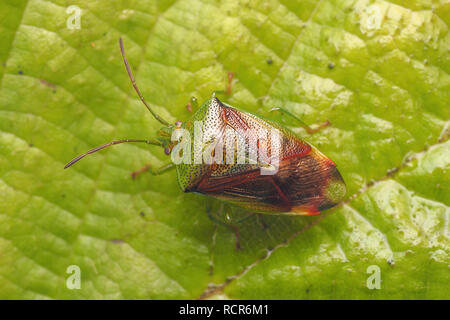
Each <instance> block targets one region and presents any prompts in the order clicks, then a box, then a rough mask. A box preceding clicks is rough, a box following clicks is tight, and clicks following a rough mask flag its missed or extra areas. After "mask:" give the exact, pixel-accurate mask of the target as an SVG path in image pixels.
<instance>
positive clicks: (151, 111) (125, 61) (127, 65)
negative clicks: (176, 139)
mask: <svg viewBox="0 0 450 320" xmlns="http://www.w3.org/2000/svg"><path fill="white" fill-rule="evenodd" d="M119 45H120V52H121V53H122V57H123V63H125V68H126V69H127V72H128V76H129V77H130V80H131V84H132V85H133V87H134V90H136V93H137V94H138V96H139V98H140V99H141V101H142V103H144V105H145V106H146V107H147V109H148V111H150V113H151V114H152V115H153V117H155V119H156V120H158V121H159V122H161V123H162V124H163V125H165V126H169V123H168V122H167V121H166V120H164V119H163V118H161V117H160V116H159V115H157V114H156V113H155V112H154V111H153V110H152V108H150V106H149V105H148V104H147V102H146V101H145V99H144V97H143V96H142V93H141V91H140V90H139V88H138V86H137V84H136V80H134V77H133V73H131V68H130V65H129V64H128V60H127V58H126V57H125V49H124V48H123V41H122V38H119Z"/></svg>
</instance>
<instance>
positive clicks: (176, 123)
mask: <svg viewBox="0 0 450 320" xmlns="http://www.w3.org/2000/svg"><path fill="white" fill-rule="evenodd" d="M182 124H183V122H181V121H180V120H178V121H177V122H175V127H177V128H181V125H182Z"/></svg>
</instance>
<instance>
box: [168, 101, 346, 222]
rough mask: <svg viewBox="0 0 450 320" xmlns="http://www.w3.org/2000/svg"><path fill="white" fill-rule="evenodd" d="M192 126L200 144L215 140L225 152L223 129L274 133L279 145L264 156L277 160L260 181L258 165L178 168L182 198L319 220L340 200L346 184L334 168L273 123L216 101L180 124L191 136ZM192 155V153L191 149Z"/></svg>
mask: <svg viewBox="0 0 450 320" xmlns="http://www.w3.org/2000/svg"><path fill="white" fill-rule="evenodd" d="M194 121H200V122H201V124H202V127H203V131H204V134H203V141H209V140H211V139H212V138H215V139H217V140H218V141H222V142H223V143H224V145H225V147H226V144H227V142H226V140H225V139H223V136H224V135H225V132H226V130H227V129H228V130H234V131H237V130H239V129H240V130H249V131H252V132H255V131H258V130H261V129H264V130H273V129H275V130H278V131H279V132H280V137H281V139H280V141H279V143H272V144H270V146H269V147H268V154H269V156H270V155H271V154H275V153H276V154H278V155H279V165H278V171H277V172H276V173H275V174H273V175H262V174H261V170H260V167H261V163H257V164H252V163H247V164H227V163H213V164H203V163H202V164H179V165H177V166H176V168H177V174H178V182H179V184H180V187H181V189H182V190H183V191H184V192H197V193H201V194H205V195H208V196H212V197H215V198H219V199H222V200H226V201H228V202H231V203H233V204H235V205H238V206H241V207H244V208H246V209H248V210H250V211H252V212H257V213H272V214H274V213H284V214H300V215H312V214H318V213H319V212H320V211H321V210H325V209H328V208H331V207H333V206H334V205H335V204H336V203H338V202H339V201H340V200H341V199H342V198H343V196H344V195H345V184H344V181H343V179H342V177H341V175H340V174H339V172H338V170H337V169H336V165H335V164H334V162H333V161H331V160H330V159H328V158H327V157H326V156H325V155H323V154H322V153H321V152H320V151H319V150H317V149H316V148H314V147H313V146H311V145H310V144H308V143H306V142H305V141H303V140H301V139H299V138H298V137H297V136H296V135H295V134H294V133H292V132H291V131H289V130H288V129H286V128H284V127H282V126H280V125H279V124H277V123H275V122H272V121H270V120H264V119H261V118H260V117H257V116H255V115H253V114H250V113H247V112H243V111H240V110H237V109H235V108H233V107H231V106H229V105H227V104H225V103H222V102H220V101H219V100H218V99H217V98H212V99H209V100H208V101H206V102H205V103H204V104H203V105H202V107H201V108H200V109H199V110H198V111H197V112H196V113H195V114H194V116H193V117H192V119H191V120H189V121H188V122H186V123H185V124H184V127H185V128H186V129H187V130H188V131H189V132H190V133H191V135H192V136H194V126H193V122H194ZM192 143H193V141H192ZM259 147H260V148H262V146H259ZM191 150H192V152H194V146H192V147H191ZM223 162H225V161H223Z"/></svg>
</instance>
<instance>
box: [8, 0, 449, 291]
mask: <svg viewBox="0 0 450 320" xmlns="http://www.w3.org/2000/svg"><path fill="white" fill-rule="evenodd" d="M71 4H73V5H76V6H78V7H79V8H80V9H81V10H82V13H81V20H80V23H81V24H80V27H81V28H80V29H69V28H68V27H67V20H68V19H69V17H70V16H71V15H72V14H73V12H72V13H67V12H66V9H67V8H66V1H62V0H52V1H43V0H28V1H17V0H6V1H2V2H1V3H0V39H1V44H2V45H1V46H0V62H1V64H0V298H10V299H11V298H26V299H39V298H57V299H80V298H89V299H94V298H95V299H103V298H119V299H120V298H130V299H137V298H152V299H167V298H175V299H179V298H187V299H191V298H198V297H203V298H207V297H212V298H244V299H258V298H269V299H316V298H325V299H336V298H349V299H372V298H377V299H378V298H424V299H435V298H441V299H442V298H448V285H449V280H450V278H449V275H450V273H449V265H450V242H449V230H448V228H449V227H448V220H449V212H450V211H449V206H450V196H449V195H450V171H449V170H450V142H449V140H448V137H449V135H450V134H449V131H450V126H449V119H450V109H449V105H450V76H449V73H450V55H449V48H450V36H449V32H448V29H449V23H450V18H449V17H450V14H449V13H450V5H449V4H448V3H446V2H445V1H441V2H439V1H427V0H421V1H399V0H396V1H391V2H387V1H364V0H359V1H345V0H339V1H326V0H322V1H312V0H309V1H304V0H297V1H291V0H289V1H288V0H279V1H276V0H273V1H272V0H271V1H226V2H225V1H214V0H209V1H208V0H186V1H151V0H148V1H114V2H111V1H109V2H104V1H87V0H84V1H81V0H80V1H71ZM119 37H122V38H123V39H124V44H125V48H126V52H127V55H128V58H129V61H130V64H131V67H132V69H133V71H134V73H135V76H136V79H137V83H138V84H139V86H140V88H141V91H142V92H143V94H144V96H145V97H146V99H147V100H148V102H149V103H150V104H151V106H152V107H153V108H154V109H155V110H156V111H157V112H158V113H160V114H161V115H162V116H163V117H164V118H167V119H169V120H170V121H171V122H174V121H176V120H179V119H180V120H185V119H187V118H189V117H190V113H189V112H188V111H187V110H186V108H185V106H186V104H187V102H188V101H189V98H190V96H192V95H194V96H196V97H197V98H198V99H199V101H200V102H201V101H203V100H205V99H207V98H208V97H209V96H210V94H211V92H213V91H214V90H224V88H225V86H226V83H227V74H228V72H233V73H234V75H235V76H234V79H233V83H232V84H233V89H232V94H231V95H230V96H225V97H224V100H225V101H226V102H228V103H230V104H232V105H235V106H237V107H240V108H242V109H244V110H247V111H251V112H255V113H259V114H261V115H267V114H268V111H269V110H270V109H271V108H272V107H284V108H286V109H288V110H289V111H290V112H292V113H294V114H295V115H296V116H298V117H300V118H301V119H302V120H304V121H305V122H306V123H310V124H314V123H319V122H321V121H324V120H326V119H328V120H329V121H330V122H331V123H332V125H331V126H330V127H328V128H326V129H325V130H322V131H321V132H320V133H317V134H315V135H311V136H309V135H307V134H306V133H305V132H304V130H303V129H300V128H298V127H296V124H295V123H294V122H292V121H291V119H289V118H286V117H282V116H280V115H277V116H275V115H272V117H274V119H276V120H278V121H280V122H281V123H283V124H284V125H286V126H288V127H289V128H291V129H292V130H294V131H295V132H297V133H298V134H299V135H300V136H302V137H304V138H305V140H307V141H310V142H311V143H312V144H314V145H315V146H317V147H318V148H319V149H320V150H321V151H323V152H324V153H325V154H326V155H328V156H329V157H330V158H331V159H333V160H334V161H335V162H336V163H337V165H338V168H339V170H340V172H341V173H342V175H343V177H344V179H345V181H346V183H347V187H348V193H347V197H346V200H345V202H344V203H342V204H340V205H339V206H338V207H336V208H334V209H331V210H328V211H326V212H323V213H322V215H320V216H318V217H283V216H264V217H262V218H261V217H257V216H253V217H251V218H250V219H248V220H246V221H245V222H243V223H242V225H240V226H239V230H240V234H241V245H242V250H240V251H237V250H235V249H234V244H235V239H234V234H233V232H232V231H230V230H229V229H228V228H225V227H222V226H216V225H214V223H213V222H212V221H210V220H209V219H208V217H207V215H206V212H205V202H206V199H205V198H204V197H202V196H200V195H194V194H183V193H182V192H181V191H180V190H179V188H178V185H177V181H176V177H175V173H174V172H170V173H167V174H164V175H161V176H157V177H153V176H151V175H145V174H144V175H142V176H140V177H139V178H138V179H136V180H132V179H131V177H130V172H131V171H134V170H137V169H139V168H141V167H142V166H144V165H145V164H147V163H151V164H152V165H154V166H158V165H161V164H163V163H165V162H166V161H167V156H166V155H165V154H164V153H163V151H162V150H161V149H160V148H158V147H156V146H148V145H137V144H134V145H133V144H124V145H120V146H115V147H113V148H110V149H108V150H105V151H102V152H99V153H97V154H95V155H92V156H89V157H88V158H86V159H84V160H83V161H81V162H80V163H77V164H76V165H75V166H73V167H72V168H70V169H68V170H63V166H64V164H65V163H67V162H68V161H69V160H70V159H72V158H73V157H74V156H75V155H78V154H80V153H82V152H85V151H86V150H88V149H89V148H92V147H95V146H97V145H100V144H103V143H105V142H109V141H111V140H114V139H121V138H152V137H154V136H155V132H156V131H157V130H158V129H159V127H160V125H159V124H158V123H157V122H156V121H155V120H154V119H153V118H152V117H151V115H150V114H149V113H148V112H147V110H145V108H144V107H143V106H142V104H141V102H140V101H139V99H138V98H137V96H136V94H135V92H134V91H133V89H132V87H131V84H130V81H129V79H128V76H127V74H126V71H125V68H124V66H123V63H122V60H121V55H120V51H119V47H118V39H119ZM70 265H76V266H79V268H80V270H81V289H79V290H70V289H68V287H67V286H66V281H67V279H68V278H69V277H70V274H68V273H67V271H66V270H67V268H68V267H69V266H70ZM373 265H374V266H377V267H378V268H379V271H380V279H381V289H379V290H377V289H373V290H371V289H369V288H368V286H367V282H368V278H369V277H370V276H371V273H368V271H367V270H368V268H369V267H370V266H373ZM369 282H370V281H369Z"/></svg>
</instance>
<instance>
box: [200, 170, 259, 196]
mask: <svg viewBox="0 0 450 320" xmlns="http://www.w3.org/2000/svg"><path fill="white" fill-rule="evenodd" d="M259 171H260V169H255V170H253V171H249V172H247V173H245V174H241V175H234V176H226V177H220V178H219V177H218V178H217V179H214V178H211V176H210V175H207V176H205V177H204V178H203V179H202V180H201V181H200V183H199V184H198V186H197V188H196V189H197V190H198V191H201V192H204V193H208V192H212V191H219V190H223V189H225V188H230V187H234V186H237V185H240V184H242V183H244V182H247V181H250V180H252V179H255V178H256V177H258V176H260V172H259Z"/></svg>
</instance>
